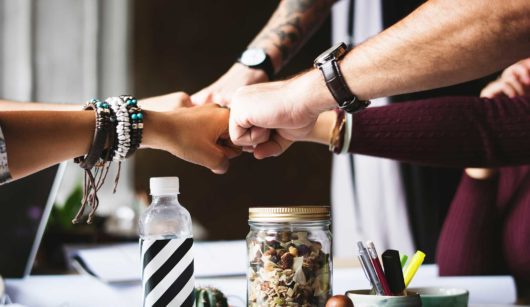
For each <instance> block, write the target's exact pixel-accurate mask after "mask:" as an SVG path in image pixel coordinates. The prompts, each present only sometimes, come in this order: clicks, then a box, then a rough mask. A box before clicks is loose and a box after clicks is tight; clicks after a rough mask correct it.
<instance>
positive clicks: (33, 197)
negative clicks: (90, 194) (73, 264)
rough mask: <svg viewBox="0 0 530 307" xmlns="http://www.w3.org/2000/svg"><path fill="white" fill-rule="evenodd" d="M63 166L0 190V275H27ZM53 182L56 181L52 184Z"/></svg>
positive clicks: (23, 179)
mask: <svg viewBox="0 0 530 307" xmlns="http://www.w3.org/2000/svg"><path fill="white" fill-rule="evenodd" d="M63 168H64V165H62V164H61V165H56V166H53V167H50V168H47V169H45V170H43V171H40V172H38V173H36V174H33V175H31V176H28V177H25V178H22V179H19V180H17V181H14V182H11V183H9V184H5V185H2V186H0V242H1V243H0V244H1V246H0V275H2V276H3V277H23V276H25V275H27V274H29V272H30V270H31V266H32V265H33V261H34V259H35V253H36V251H37V248H38V245H39V244H40V239H41V238H42V233H43V232H44V228H45V226H46V222H47V220H48V216H49V214H50V210H51V207H52V206H53V202H54V201H55V195H56V192H57V188H58V185H59V181H60V177H61V175H62V170H63ZM56 179H57V180H56Z"/></svg>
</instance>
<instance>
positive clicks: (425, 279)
mask: <svg viewBox="0 0 530 307" xmlns="http://www.w3.org/2000/svg"><path fill="white" fill-rule="evenodd" d="M436 275H437V268H436V266H423V267H422V269H421V270H420V271H419V272H418V274H417V276H416V277H415V279H414V281H413V282H412V284H411V287H415V286H446V287H448V286H450V287H461V288H467V289H469V290H470V303H471V306H491V307H494V306H497V307H500V306H511V305H510V303H511V302H514V301H515V286H514V284H513V280H512V279H511V278H510V277H507V276H500V277H442V278H440V277H437V276H436ZM196 284H197V285H210V286H215V287H218V288H219V289H221V290H222V291H223V292H224V293H225V294H226V295H227V296H228V297H229V302H230V304H231V305H233V306H245V295H246V281H245V278H244V277H226V278H198V279H197V282H196ZM367 286H368V282H367V281H366V280H365V278H364V275H363V273H362V271H361V270H360V269H359V268H338V269H335V270H334V276H333V290H334V293H336V294H337V293H344V292H345V291H346V290H349V289H354V288H355V289H360V288H366V287H367ZM6 289H7V293H8V295H10V296H11V298H12V299H13V301H14V302H17V303H20V304H23V305H26V306H32V307H33V306H35V307H39V306H43V307H48V306H50V307H57V306H62V307H66V306H76V307H77V306H79V307H83V306H87V307H88V306H103V307H104V306H140V305H141V286H140V284H139V283H138V282H133V283H121V284H111V285H108V284H105V283H103V282H101V281H99V280H97V279H96V278H93V277H91V276H87V275H57V276H32V277H28V278H26V279H22V280H14V279H8V280H6Z"/></svg>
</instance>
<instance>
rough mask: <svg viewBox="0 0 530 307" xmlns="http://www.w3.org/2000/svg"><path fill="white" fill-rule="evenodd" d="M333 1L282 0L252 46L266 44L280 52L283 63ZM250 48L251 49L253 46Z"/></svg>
mask: <svg viewBox="0 0 530 307" xmlns="http://www.w3.org/2000/svg"><path fill="white" fill-rule="evenodd" d="M334 2H335V0H284V1H282V3H281V4H280V7H279V8H278V10H277V11H276V13H275V15H274V17H273V19H271V21H270V22H269V24H268V25H267V27H266V28H265V29H264V31H262V33H261V34H260V35H259V36H258V37H257V38H256V40H255V41H254V42H253V43H252V44H260V43H263V42H265V44H267V45H268V46H271V45H272V46H274V47H275V48H277V49H278V50H279V51H280V54H281V62H282V63H285V62H287V60H289V58H290V56H291V55H292V54H293V53H294V52H295V51H296V50H297V49H298V48H299V47H300V46H301V43H302V42H303V41H304V40H305V38H306V35H307V34H310V33H312V32H313V30H314V29H315V28H316V27H317V26H318V25H319V24H320V22H321V21H323V20H324V18H325V17H326V16H327V15H328V14H329V12H330V8H331V5H332V4H333V3H334ZM252 44H251V45H252Z"/></svg>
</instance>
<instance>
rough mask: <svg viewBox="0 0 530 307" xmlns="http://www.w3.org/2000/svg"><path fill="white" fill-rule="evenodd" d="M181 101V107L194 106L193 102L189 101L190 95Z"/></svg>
mask: <svg viewBox="0 0 530 307" xmlns="http://www.w3.org/2000/svg"><path fill="white" fill-rule="evenodd" d="M181 102H182V107H184V108H190V107H193V106H195V105H194V104H193V102H192V101H191V97H186V98H183V99H182V100H181Z"/></svg>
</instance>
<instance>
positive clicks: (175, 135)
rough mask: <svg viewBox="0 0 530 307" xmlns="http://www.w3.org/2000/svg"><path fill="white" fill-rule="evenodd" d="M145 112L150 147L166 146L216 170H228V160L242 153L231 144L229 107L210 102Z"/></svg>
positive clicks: (217, 172)
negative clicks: (229, 138) (169, 109)
mask: <svg viewBox="0 0 530 307" xmlns="http://www.w3.org/2000/svg"><path fill="white" fill-rule="evenodd" d="M146 113H147V114H146V116H145V118H146V122H145V124H144V127H145V128H144V136H145V140H146V143H144V144H145V145H146V146H147V147H151V148H155V149H162V150H166V151H168V152H170V153H172V154H173V155H175V156H177V157H179V158H181V159H183V160H186V161H188V162H191V163H195V164H199V165H202V166H205V167H207V168H209V169H211V170H212V171H213V172H214V173H216V174H223V173H225V172H226V171H227V170H228V165H229V162H228V160H229V159H231V158H234V157H236V156H238V155H239V154H240V153H241V150H240V148H236V147H235V146H233V145H230V144H229V140H228V117H229V111H228V109H224V108H220V107H218V106H216V105H213V104H210V105H205V106H196V107H189V108H178V109H175V110H173V111H168V112H152V111H151V112H149V111H147V112H146ZM146 134H147V135H146Z"/></svg>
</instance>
